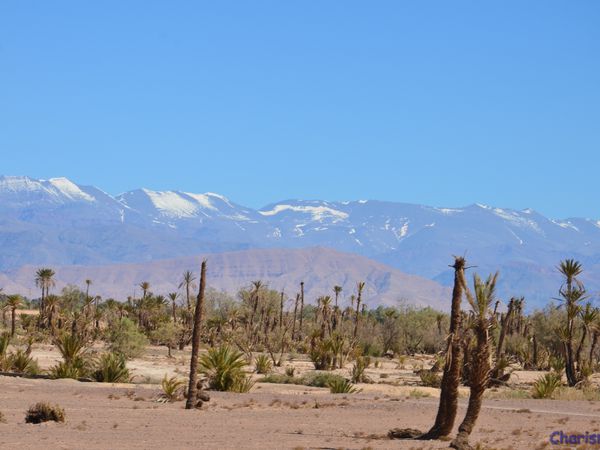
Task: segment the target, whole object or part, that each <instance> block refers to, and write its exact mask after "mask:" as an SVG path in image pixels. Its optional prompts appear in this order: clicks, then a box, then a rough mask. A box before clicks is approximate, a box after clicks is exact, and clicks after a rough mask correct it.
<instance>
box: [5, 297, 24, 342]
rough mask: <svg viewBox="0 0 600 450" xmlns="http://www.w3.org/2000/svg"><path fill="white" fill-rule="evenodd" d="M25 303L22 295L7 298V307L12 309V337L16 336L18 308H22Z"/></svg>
mask: <svg viewBox="0 0 600 450" xmlns="http://www.w3.org/2000/svg"><path fill="white" fill-rule="evenodd" d="M22 303H23V299H22V298H21V296H20V295H18V294H15V295H9V296H8V297H7V298H6V306H7V307H8V308H9V309H10V314H11V317H10V336H11V337H12V336H14V335H15V323H16V316H17V308H18V307H19V306H21V304H22Z"/></svg>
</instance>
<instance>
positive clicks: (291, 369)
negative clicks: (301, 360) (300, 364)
mask: <svg viewBox="0 0 600 450" xmlns="http://www.w3.org/2000/svg"><path fill="white" fill-rule="evenodd" d="M295 373H296V368H295V367H294V366H287V367H286V368H285V374H286V375H287V376H288V377H293V376H294V374H295Z"/></svg>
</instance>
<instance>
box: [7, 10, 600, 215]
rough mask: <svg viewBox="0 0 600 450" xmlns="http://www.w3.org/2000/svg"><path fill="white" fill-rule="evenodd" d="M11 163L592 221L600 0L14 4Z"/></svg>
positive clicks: (81, 178)
mask: <svg viewBox="0 0 600 450" xmlns="http://www.w3.org/2000/svg"><path fill="white" fill-rule="evenodd" d="M215 5H218V6H215ZM0 155H1V157H2V159H1V162H0V173H3V174H11V175H29V176H32V177H36V178H49V177H53V176H67V177H69V178H71V179H73V180H74V181H76V182H79V183H82V184H94V185H97V186H99V187H101V188H103V189H105V190H106V191H108V192H110V193H113V194H117V193H120V192H122V191H126V190H130V189H133V188H137V187H141V186H145V187H149V188H153V189H181V190H187V191H194V192H205V191H213V192H219V193H222V194H225V195H227V196H229V197H230V198H231V199H232V200H234V201H236V202H238V203H241V204H245V205H248V206H254V207H259V206H263V205H264V204H267V203H269V202H272V201H277V200H282V199H286V198H304V199H308V198H320V199H329V200H347V199H348V200H349V199H382V200H394V201H405V202H418V203H425V204H429V205H434V206H462V205H466V204H470V203H474V202H482V203H487V204H491V205H496V206H503V207H513V208H525V207H532V208H534V209H537V210H539V211H541V212H543V213H545V214H548V215H550V216H553V217H569V216H586V217H593V218H599V219H600V207H599V204H598V198H599V194H600V188H599V187H598V186H599V180H598V170H599V168H600V2H598V1H574V2H569V1H560V2H558V1H539V2H535V1H527V2H524V1H514V2H510V1H502V2H481V1H473V2H459V1H451V2H449V1H430V2H424V1H412V2H402V1H390V2H384V1H377V2H366V1H363V2H352V1H345V0H344V1H341V0H339V1H314V2H299V1H296V2H288V1H272V2H266V1H251V2H248V1H239V2H200V1H187V2H186V1H130V0H128V1H112V2H111V1H102V2H82V1H72V2H65V1H35V2H34V1H25V0H24V1H3V2H1V3H0Z"/></svg>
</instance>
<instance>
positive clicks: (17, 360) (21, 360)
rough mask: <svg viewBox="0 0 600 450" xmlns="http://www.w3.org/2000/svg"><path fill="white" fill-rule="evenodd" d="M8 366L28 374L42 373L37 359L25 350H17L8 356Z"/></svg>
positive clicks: (14, 370)
mask: <svg viewBox="0 0 600 450" xmlns="http://www.w3.org/2000/svg"><path fill="white" fill-rule="evenodd" d="M6 360H7V363H6V366H7V368H8V369H9V370H11V371H13V372H17V373H23V374H27V375H37V374H38V373H40V368H39V366H38V363H37V360H35V359H33V358H32V357H31V356H30V355H29V354H28V353H27V352H26V351H25V350H17V351H16V352H14V353H12V354H10V355H9V356H8V357H7V358H6Z"/></svg>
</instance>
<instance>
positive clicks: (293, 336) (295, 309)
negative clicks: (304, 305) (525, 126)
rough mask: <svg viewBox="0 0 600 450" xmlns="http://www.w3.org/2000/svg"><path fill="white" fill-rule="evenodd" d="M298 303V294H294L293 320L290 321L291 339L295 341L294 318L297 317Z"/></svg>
mask: <svg viewBox="0 0 600 450" xmlns="http://www.w3.org/2000/svg"><path fill="white" fill-rule="evenodd" d="M299 302H300V293H298V294H296V301H295V302H294V319H293V321H292V339H296V317H297V315H298V303H299Z"/></svg>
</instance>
